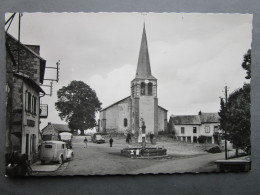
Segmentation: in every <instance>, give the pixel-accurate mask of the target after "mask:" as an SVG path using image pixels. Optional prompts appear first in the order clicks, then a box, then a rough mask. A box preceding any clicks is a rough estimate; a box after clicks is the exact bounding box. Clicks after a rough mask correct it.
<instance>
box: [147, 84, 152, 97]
mask: <svg viewBox="0 0 260 195" xmlns="http://www.w3.org/2000/svg"><path fill="white" fill-rule="evenodd" d="M148 95H153V84H152V83H148Z"/></svg>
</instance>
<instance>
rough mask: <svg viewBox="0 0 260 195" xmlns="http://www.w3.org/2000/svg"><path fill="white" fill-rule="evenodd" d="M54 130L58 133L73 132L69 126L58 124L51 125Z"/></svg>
mask: <svg viewBox="0 0 260 195" xmlns="http://www.w3.org/2000/svg"><path fill="white" fill-rule="evenodd" d="M51 125H52V126H53V128H54V129H55V130H57V131H58V132H71V129H70V128H69V126H68V125H66V124H56V123H51Z"/></svg>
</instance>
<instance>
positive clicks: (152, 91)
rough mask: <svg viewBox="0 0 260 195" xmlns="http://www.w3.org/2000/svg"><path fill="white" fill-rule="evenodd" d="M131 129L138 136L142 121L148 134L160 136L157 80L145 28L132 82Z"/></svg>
mask: <svg viewBox="0 0 260 195" xmlns="http://www.w3.org/2000/svg"><path fill="white" fill-rule="evenodd" d="M131 100H132V101H131V103H132V105H131V108H132V109H131V127H132V133H134V134H136V135H138V133H139V128H140V126H141V122H140V121H141V120H143V121H144V122H145V125H146V134H147V133H153V134H155V135H157V134H158V98H157V79H156V78H155V77H154V76H152V73H151V66H150V59H149V52H148V44H147V38H146V32H145V25H144V27H143V35H142V40H141V47H140V52H139V58H138V63H137V70H136V75H135V78H134V79H133V80H132V81H131Z"/></svg>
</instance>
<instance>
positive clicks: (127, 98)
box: [99, 96, 130, 112]
mask: <svg viewBox="0 0 260 195" xmlns="http://www.w3.org/2000/svg"><path fill="white" fill-rule="evenodd" d="M129 98H130V96H128V97H126V98H123V99H121V100H119V101H117V102H115V103H114V104H111V105H110V106H107V107H105V108H103V109H102V110H100V111H99V112H102V111H104V110H106V109H108V108H110V107H112V106H114V105H116V104H119V103H121V102H123V101H125V100H127V99H129Z"/></svg>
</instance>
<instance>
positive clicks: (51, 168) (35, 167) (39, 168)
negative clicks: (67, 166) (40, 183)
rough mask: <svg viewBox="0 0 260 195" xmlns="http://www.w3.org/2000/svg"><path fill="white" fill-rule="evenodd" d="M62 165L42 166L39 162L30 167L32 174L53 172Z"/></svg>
mask: <svg viewBox="0 0 260 195" xmlns="http://www.w3.org/2000/svg"><path fill="white" fill-rule="evenodd" d="M61 165H62V164H50V165H48V164H46V165H42V164H41V162H40V161H37V162H35V163H34V164H32V165H31V168H32V171H33V172H54V171H57V170H58V169H59V168H60V166H61Z"/></svg>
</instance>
